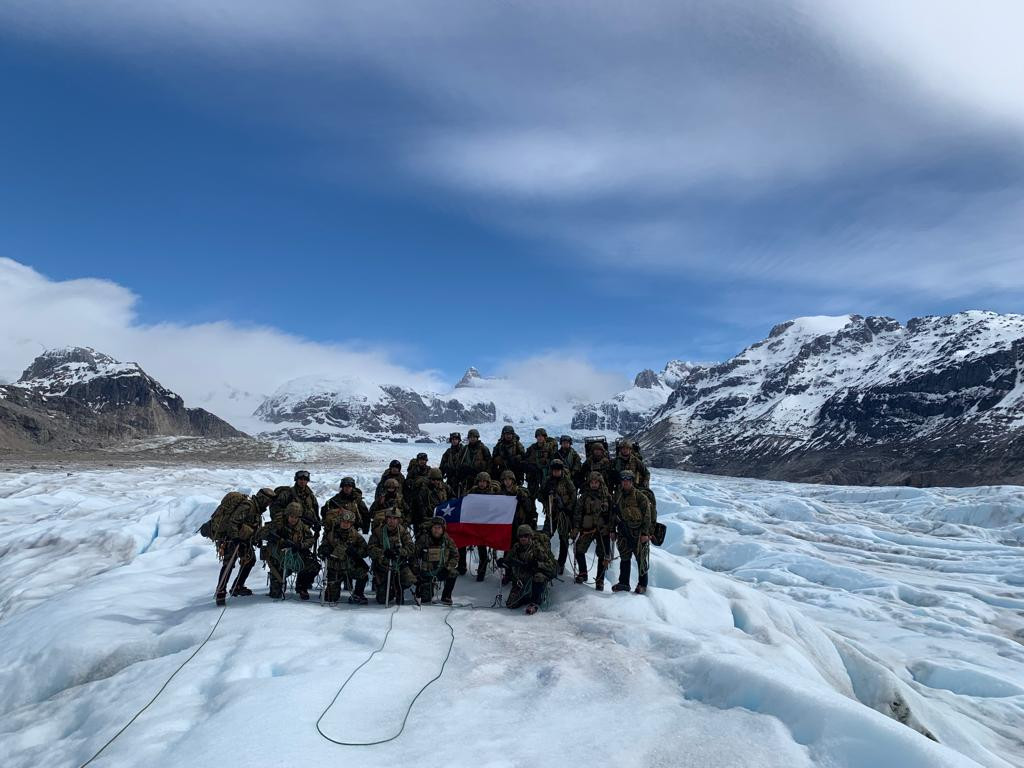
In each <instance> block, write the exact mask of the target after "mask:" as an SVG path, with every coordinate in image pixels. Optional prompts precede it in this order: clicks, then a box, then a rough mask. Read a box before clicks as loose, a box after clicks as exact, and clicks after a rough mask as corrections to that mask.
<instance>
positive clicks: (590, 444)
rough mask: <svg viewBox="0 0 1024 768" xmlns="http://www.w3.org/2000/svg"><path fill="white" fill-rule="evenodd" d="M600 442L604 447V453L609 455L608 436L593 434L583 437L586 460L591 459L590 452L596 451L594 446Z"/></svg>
mask: <svg viewBox="0 0 1024 768" xmlns="http://www.w3.org/2000/svg"><path fill="white" fill-rule="evenodd" d="M598 443H600V444H601V445H602V446H603V447H604V455H605V456H609V453H608V438H607V437H605V436H604V435H593V436H591V437H585V438H583V453H584V455H585V459H586V461H590V454H591V453H593V451H594V446H595V445H597V444H598Z"/></svg>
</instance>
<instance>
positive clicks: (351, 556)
mask: <svg viewBox="0 0 1024 768" xmlns="http://www.w3.org/2000/svg"><path fill="white" fill-rule="evenodd" d="M333 538H334V546H333V548H332V549H331V557H332V558H333V559H334V563H332V565H333V566H334V567H336V568H337V569H338V570H340V571H347V570H349V568H351V567H352V566H356V567H357V568H358V567H359V566H360V565H362V566H363V567H364V568H365V567H366V563H365V562H363V561H364V560H365V559H366V558H367V557H369V555H370V548H369V546H367V544H366V539H364V538H363V537H362V536H361V535H360V534H359V529H358V528H356V527H355V526H354V525H353V526H352V527H351V528H349V529H348V530H347V531H346V530H344V529H343V528H338V530H337V531H336V533H335V535H334V537H333Z"/></svg>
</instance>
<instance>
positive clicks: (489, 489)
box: [466, 480, 501, 496]
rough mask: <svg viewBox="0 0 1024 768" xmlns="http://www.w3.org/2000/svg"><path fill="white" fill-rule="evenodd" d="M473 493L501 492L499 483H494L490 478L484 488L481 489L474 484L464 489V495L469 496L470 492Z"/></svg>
mask: <svg viewBox="0 0 1024 768" xmlns="http://www.w3.org/2000/svg"><path fill="white" fill-rule="evenodd" d="M473 493H482V494H485V495H487V494H495V493H501V483H496V482H494V481H493V480H491V484H490V485H488V486H487V489H486V490H481V489H480V486H478V485H475V484H474V485H473V487H472V488H470V489H469V490H468V491H466V495H467V496H469V495H470V494H473Z"/></svg>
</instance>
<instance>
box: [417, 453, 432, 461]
mask: <svg viewBox="0 0 1024 768" xmlns="http://www.w3.org/2000/svg"><path fill="white" fill-rule="evenodd" d="M428 458H430V457H429V456H427V454H425V453H423V452H422V451H421V452H420V453H417V454H416V461H419V460H420V459H423V460H424V461H426V460H427V459H428Z"/></svg>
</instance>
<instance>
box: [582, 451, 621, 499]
mask: <svg viewBox="0 0 1024 768" xmlns="http://www.w3.org/2000/svg"><path fill="white" fill-rule="evenodd" d="M581 471H582V472H583V476H584V477H590V473H591V472H600V473H601V477H603V478H604V483H605V485H606V486H608V489H609V491H610V490H611V489H612V488H617V487H618V480H619V478H618V475H616V474H615V467H614V466H613V465H612V460H611V459H610V458H608V453H607V451H605V449H604V446H603V445H602V444H601V443H595V444H594V447H593V448H591V449H590V457H589V458H588V459H587V460H586V461H584V462H583V467H582V470H581Z"/></svg>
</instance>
